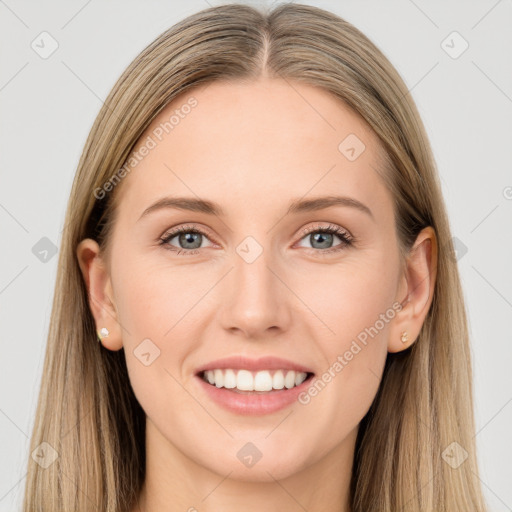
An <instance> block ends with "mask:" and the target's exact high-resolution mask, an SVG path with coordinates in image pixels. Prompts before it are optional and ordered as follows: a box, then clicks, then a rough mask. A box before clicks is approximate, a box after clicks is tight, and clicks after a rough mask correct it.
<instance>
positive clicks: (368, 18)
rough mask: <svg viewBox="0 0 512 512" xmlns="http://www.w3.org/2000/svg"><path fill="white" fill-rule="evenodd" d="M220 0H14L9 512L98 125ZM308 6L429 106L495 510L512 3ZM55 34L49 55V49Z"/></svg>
mask: <svg viewBox="0 0 512 512" xmlns="http://www.w3.org/2000/svg"><path fill="white" fill-rule="evenodd" d="M220 3H221V2H215V1H213V0H209V1H206V0H190V1H189V0H187V1H157V0H152V1H126V0H123V1H120V0H116V1H108V2H107V1H99V0H89V1H86V0H80V1H77V0H66V1H48V2H44V3H43V2H41V3H37V2H28V1H26V2H21V1H15V0H5V1H2V0H0V40H1V42H0V59H1V65H0V102H1V108H2V110H1V118H0V119H1V122H0V130H1V133H0V141H1V151H0V173H1V182H0V183H1V186H0V225H1V230H2V245H1V247H2V250H1V255H0V257H1V276H0V322H1V324H0V325H1V345H0V346H1V352H0V379H1V380H0V450H1V456H0V512H3V511H14V510H20V507H21V499H22V492H23V488H24V485H25V482H26V478H25V475H26V464H27V458H28V457H29V455H30V454H29V453H28V448H29V437H30V434H31V430H32V426H33V422H34V414H35V407H36V399H37V393H38V391H39V385H40V379H41V371H42V362H43V357H44V353H45V345H46V337H47V333H48V324H49V317H50V311H51V303H52V297H53V291H54V284H55V277H56V267H57V254H55V253H56V252H57V251H58V248H59V245H60V241H61V230H62V227H63V221H64V211H65V207H66V203H67V200H68V197H69V190H70V186H71V183H72V180H73V176H74V173H75V171H76V166H77V163H78V159H79V156H80V153H81V151H82V147H83V145H84V143H85V140H86V137H87V134H88V131H89V129H90V128H91V126H92V123H93V121H94V118H95V117H96V115H97V113H98V111H99V109H100V107H101V104H102V100H104V99H105V97H106V96H107V94H108V92H109V91H110V89H111V88H112V86H113V85H114V83H115V81H116V80H117V78H118V77H119V75H120V74H121V73H122V71H123V70H124V69H125V67H126V66H127V65H128V64H129V63H130V61H131V60H132V59H133V58H134V57H135V56H136V55H137V54H138V53H139V52H140V51H141V50H142V49H143V48H144V47H145V46H146V45H147V44H149V43H150V42H151V41H153V39H155V38H156V37H157V36H158V35H159V34H160V33H161V32H163V31H164V30H165V29H167V28H168V27H170V26H171V25H173V24H174V23H176V22H177V21H179V20H181V19H182V18H184V17H186V16H188V15H189V14H192V13H194V12H197V11H199V10H202V9H204V8H206V7H208V6H213V5H219V4H220ZM222 3H224V2H222ZM246 3H249V2H246ZM251 3H252V4H255V3H256V2H251ZM304 3H307V4H310V5H316V6H318V7H322V8H325V9H327V10H330V11H332V12H334V13H336V14H338V15H340V16H342V17H344V18H345V19H347V20H348V21H350V22H351V23H353V24H354V25H355V26H356V27H358V28H359V29H361V30H362V31H363V32H364V33H365V34H366V35H367V36H368V37H369V38H370V39H371V40H372V41H373V42H374V43H376V44H377V46H378V47H379V48H380V49H381V50H382V51H383V52H384V53H385V54H386V55H387V56H388V58H389V59H390V60H391V62H392V63H393V64H394V66H395V67H396V68H397V69H398V71H399V72H400V74H401V75H402V77H403V78H404V80H405V82H406V84H407V85H408V87H409V89H410V91H411V92H410V93H411V94H412V96H413V98H414V100H415V101H416V103H417V105H418V108H419V111H420V114H421V116H422V118H423V121H424V123H425V126H426V129H427V132H428V135H429V137H430V141H431V143H432V146H433V150H434V155H435V158H436V161H437V165H438V168H439V173H440V176H441V182H442V186H443V193H444V197H445V200H446V204H447V208H448V213H449V217H450V223H451V228H452V232H453V236H454V237H456V247H457V257H458V265H459V268H460V272H461V276H462V284H463V287H464V293H465V297H466V301H467V309H468V313H469V322H470V331H471V352H472V357H473V368H474V393H475V395H474V396H475V415H476V427H477V428H476V443H477V449H478V459H479V462H480V470H481V475H480V477H481V480H482V484H483V489H484V492H485V495H486V498H487V500H488V504H489V508H490V510H492V511H495V512H504V511H510V510H512V486H511V485H510V482H511V481H512V479H511V477H512V442H511V437H510V433H511V432H512V428H511V426H512V369H511V364H512V335H511V319H512V272H511V270H510V266H511V263H512V170H511V162H512V121H511V120H512V51H511V50H512V30H511V27H512V2H511V1H510V0H501V1H496V0H482V1H476V0H474V1H446V0H445V1H432V0H430V1H426V0H414V1H412V0H396V1H378V0H375V1H367V0H359V1H355V0H353V1H349V0H343V1H334V0H331V1H321V2H320V1H311V2H307V1H305V2H304ZM265 5H268V3H267V4H265ZM42 32H46V33H47V34H43V35H41V33H42ZM454 32H455V33H454ZM41 38H45V43H44V44H43V43H41V42H40V41H41ZM38 41H39V43H38ZM56 44H57V45H58V47H56V49H55V51H54V52H53V53H52V54H51V55H49V56H48V55H41V53H44V51H46V52H50V51H51V50H52V49H53V48H52V45H54V46H55V45H56ZM38 45H39V46H38ZM43 46H44V50H43V48H42V47H43ZM43 57H46V58H43ZM41 248H43V249H44V250H46V251H47V252H46V253H44V256H43V257H42V256H41V254H42V249H41ZM52 248H54V249H53V252H52ZM376 476H377V475H376ZM377 477H378V476H377Z"/></svg>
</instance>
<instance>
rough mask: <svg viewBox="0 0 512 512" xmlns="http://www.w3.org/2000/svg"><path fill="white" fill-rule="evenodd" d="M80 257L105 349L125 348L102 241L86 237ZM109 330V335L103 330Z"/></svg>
mask: <svg viewBox="0 0 512 512" xmlns="http://www.w3.org/2000/svg"><path fill="white" fill-rule="evenodd" d="M76 256H77V259H78V263H79V265H80V270H81V272H82V276H83V278H84V282H85V285H86V288H87V296H88V298H89V308H90V310H91V313H92V315H93V317H94V321H95V324H96V332H97V333H98V335H99V336H98V339H99V340H100V342H101V343H102V344H103V346H104V347H105V348H108V349H109V350H114V351H116V350H119V349H121V348H122V346H123V344H122V337H121V328H120V325H119V322H118V318H117V310H116V307H115V303H114V300H113V293H112V286H111V280H110V276H109V274H108V272H107V268H106V265H105V263H104V262H103V260H102V257H101V254H100V248H99V245H98V243H97V242H96V241H95V240H92V239H91V238H86V239H84V240H82V241H81V242H80V243H79V244H78V247H77V250H76ZM101 332H103V333H106V332H108V337H107V336H105V335H103V336H102V335H101V334H100V333H101Z"/></svg>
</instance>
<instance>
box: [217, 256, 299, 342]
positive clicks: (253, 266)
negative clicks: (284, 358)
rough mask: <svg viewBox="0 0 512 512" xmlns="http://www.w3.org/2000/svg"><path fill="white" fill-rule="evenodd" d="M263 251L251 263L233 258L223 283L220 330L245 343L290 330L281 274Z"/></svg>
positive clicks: (287, 304)
mask: <svg viewBox="0 0 512 512" xmlns="http://www.w3.org/2000/svg"><path fill="white" fill-rule="evenodd" d="M270 260H271V258H270V257H269V256H268V255H267V251H263V252H262V253H261V254H260V255H259V256H258V257H257V258H256V259H255V260H254V261H252V262H251V261H250V260H246V259H244V258H243V257H242V256H240V255H239V254H235V257H234V268H233V269H232V271H231V272H230V273H229V275H228V276H226V279H224V280H223V281H224V283H223V286H224V296H225V297H226V300H225V301H224V303H223V304H222V308H223V309H222V315H221V321H222V326H223V328H224V329H226V330H227V331H230V332H231V333H233V334H238V335H240V336H244V337H246V338H247V339H253V340H263V339H264V338H268V337H269V336H271V337H274V336H276V335H278V334H279V333H280V332H282V331H285V330H287V329H288V328H289V325H290V318H291V311H290V304H289V301H290V297H291V296H293V294H292V293H291V292H290V290H289V289H288V288H287V287H286V284H285V281H286V280H285V278H284V276H283V275H280V274H283V273H284V272H283V271H280V270H279V268H281V267H278V266H277V263H276V261H275V260H273V261H270Z"/></svg>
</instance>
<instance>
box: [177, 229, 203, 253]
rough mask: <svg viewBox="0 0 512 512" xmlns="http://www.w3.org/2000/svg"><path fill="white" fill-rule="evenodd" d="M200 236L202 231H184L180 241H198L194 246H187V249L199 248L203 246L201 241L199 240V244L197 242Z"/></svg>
mask: <svg viewBox="0 0 512 512" xmlns="http://www.w3.org/2000/svg"><path fill="white" fill-rule="evenodd" d="M200 236H201V234H200V233H183V234H181V235H180V239H179V241H180V244H181V243H184V244H189V243H190V244H194V242H196V244H195V245H194V246H193V247H186V248H187V249H199V247H201V241H200V240H199V244H197V241H198V239H199V237H200Z"/></svg>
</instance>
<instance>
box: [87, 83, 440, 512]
mask: <svg viewBox="0 0 512 512" xmlns="http://www.w3.org/2000/svg"><path fill="white" fill-rule="evenodd" d="M189 96H190V95H185V96H183V97H180V98H176V99H175V100H174V101H173V103H172V104H170V105H168V106H167V107H166V109H165V110H164V111H163V112H161V113H160V114H159V116H158V117H157V119H155V120H154V121H153V123H152V125H151V126H150V127H149V129H148V130H147V132H146V133H145V134H144V135H143V137H142V138H141V140H143V139H145V138H146V137H147V135H149V134H151V133H152V130H153V129H154V128H155V127H156V126H158V125H159V123H160V122H162V121H163V120H168V119H169V116H170V115H171V114H172V112H173V111H174V110H175V109H176V108H179V107H180V106H181V105H183V104H184V103H185V102H186V101H187V99H188V98H189ZM193 96H194V97H195V98H196V99H197V101H198V105H197V107H195V108H194V109H193V110H192V111H191V112H190V114H189V115H188V116H185V117H184V119H181V120H180V123H179V124H178V125H177V126H175V128H174V129H173V130H172V132H170V133H169V134H168V135H167V136H165V137H164V138H163V140H162V141H161V142H159V143H158V145H157V146H156V147H155V148H154V149H152V150H151V151H150V152H149V154H148V155H147V156H145V158H144V159H143V160H142V161H141V162H140V163H139V164H138V165H137V166H136V167H135V168H134V170H133V172H131V173H130V174H129V175H128V176H127V177H126V178H124V180H123V182H122V183H121V184H120V185H118V187H122V188H120V189H119V190H117V191H116V193H120V196H119V199H120V201H119V211H118V218H117V221H116V224H115V227H114V232H113V238H112V241H111V242H112V245H111V249H112V250H111V253H110V261H106V259H105V258H104V255H102V254H101V253H100V251H99V248H98V245H97V243H96V242H95V241H93V240H91V239H86V240H83V241H82V242H81V243H80V245H79V247H78V249H77V257H78V260H79V263H80V267H81V269H82V272H83V275H84V279H85V282H86V283H87V287H88V290H89V293H90V296H91V299H90V307H91V311H92V313H93V315H94V319H95V322H96V326H97V328H98V330H99V329H100V328H101V327H107V328H108V330H109V332H110V334H109V336H108V337H107V338H104V339H103V340H102V343H103V345H104V347H105V348H107V349H109V350H113V351H116V350H119V349H121V348H123V347H124V349H125V354H126V364H127V367H128V372H129V376H130V381H131V385H132V387H133V389H134V392H135V394H136V396H137V399H138V400H139V402H140V404H141V406H142V407H143V409H144V411H145V412H146V417H147V420H146V424H147V434H146V449H147V455H146V456H147V462H146V467H147V473H146V480H145V482H144V487H143V490H142V493H141V496H140V499H139V502H140V509H141V510H142V511H144V512H157V511H158V512H161V511H172V512H174V511H187V510H191V511H192V510H194V508H192V507H195V509H196V510H198V511H205V512H211V511H218V510H223V511H225V512H231V511H233V512H234V511H239V510H246V511H261V510H265V511H267V512H277V511H282V510H287V511H294V510H297V511H299V510H300V511H302V510H304V509H306V510H308V511H309V512H316V511H324V512H325V511H327V512H331V511H332V512H334V511H336V512H340V511H341V512H348V511H349V510H350V508H349V483H350V475H351V470H352V463H353V455H354V447H355V441H356V435H357V430H358V425H359V423H360V421H361V419H362V418H363V417H364V415H365V414H366V412H367V411H368V409H369V407H370V405H371V403H372V401H373V399H374V397H375V395H376V393H377V390H378V387H379V383H380V379H381V376H382V371H383V368H384V364H385V360H386V356H387V353H388V352H398V351H401V350H404V349H406V348H408V347H409V346H410V345H411V344H412V343H413V342H414V340H415V339H416V337H417V336H418V333H419V331H420V328H421V326H422V324H423V322H424V319H425V316H426V314H427V312H428V309H429V307H430V304H431V301H432V295H433V289H434V282H435V267H436V251H435V247H436V242H435V235H434V232H433V230H432V229H431V228H426V229H424V230H423V231H422V232H421V233H420V234H419V235H418V238H417V240H416V242H415V245H414V249H413V252H412V253H411V255H410V258H409V259H408V261H407V267H406V271H405V272H404V273H401V272H400V266H399V252H398V241H397V238H396V233H395V219H394V214H393V201H392V197H391V195H390V193H389V192H388V190H387V189H386V188H385V185H384V183H383V181H382V178H381V177H380V176H379V174H378V173H377V172H376V171H375V168H376V167H377V166H378V165H379V160H378V151H379V142H378V139H377V137H376V135H375V134H374V133H373V132H372V131H371V130H370V129H369V127H368V126H367V125H366V124H365V122H364V121H363V120H362V119H361V118H360V117H359V116H358V115H356V114H355V113H354V112H353V111H351V110H350V109H349V108H348V107H346V106H345V105H344V104H343V103H341V102H340V101H339V100H336V99H334V98H333V97H332V96H330V95H329V94H328V93H327V92H325V91H323V90H321V89H318V88H315V87H312V86H309V85H305V84H298V83H294V85H293V88H292V87H290V85H289V84H288V83H286V82H285V81H283V80H277V79H269V78H261V79H259V80H257V81H254V82H251V83H229V82H215V83H212V84H210V85H209V86H208V87H207V88H201V89H198V90H195V91H194V92H193ZM305 100H307V101H305ZM349 134H355V135H356V136H357V137H358V138H359V139H360V140H361V141H363V143H364V145H365V150H364V151H363V152H362V153H361V154H360V155H359V156H358V158H356V159H355V160H354V161H350V160H349V159H347V157H346V156H345V155H344V154H343V153H342V152H340V150H339V149H338V145H339V144H340V142H341V141H342V140H344V139H345V137H347V136H348V135H349ZM135 149H137V148H135ZM333 195H338V196H345V197H350V198H353V199H356V200H357V201H360V202H361V203H363V204H364V205H366V206H367V207H368V208H369V209H370V210H371V215H369V214H368V213H365V212H364V211H362V210H360V209H357V208H354V207H350V206H347V205H344V206H339V205H338V206H330V207H328V208H324V209H321V210H318V211H302V212H299V213H290V214H286V212H287V209H288V207H289V205H290V203H291V202H292V201H295V200H309V199H313V198H317V197H321V196H333ZM166 196H173V197H174V196H187V197H191V198H194V199H197V198H201V199H205V200H208V201H211V202H214V203H218V204H219V205H220V206H221V207H222V209H223V210H224V215H223V216H220V215H219V216H217V215H209V214H207V213H204V212H192V211H185V210H178V209H171V208H162V209H158V210H155V211H153V212H151V213H148V214H146V215H143V216H142V218H141V215H142V213H143V212H144V211H145V210H146V209H147V208H148V207H149V206H150V205H152V204H153V203H154V202H156V201H157V200H159V199H161V198H163V197H166ZM329 225H331V226H336V227H339V228H340V229H341V230H342V231H343V232H346V233H348V234H349V235H350V236H352V237H353V239H354V241H353V244H352V245H349V246H345V245H344V244H343V241H342V239H341V238H339V236H338V235H337V234H333V235H329V234H326V235H325V236H326V237H328V238H327V239H326V240H325V239H324V241H323V242H322V240H321V238H319V234H318V231H321V228H326V227H328V226H329ZM179 226H183V227H185V226H186V229H187V230H188V232H190V231H192V234H194V233H195V232H196V231H195V229H199V230H201V231H204V232H205V235H202V236H201V235H198V238H199V240H198V241H197V244H198V245H199V243H200V244H201V245H200V248H199V249H191V248H190V247H196V245H193V244H192V242H191V241H190V235H189V237H188V238H181V239H180V237H179V236H177V235H176V236H174V238H172V239H171V240H168V241H167V242H166V244H167V246H172V247H173V248H175V249H181V250H182V251H183V252H182V254H177V253H176V252H173V251H172V250H168V249H166V248H165V246H164V245H159V241H160V239H161V238H164V235H166V234H167V233H169V232H170V231H171V228H174V227H179ZM192 228H193V229H192ZM306 228H311V232H310V233H305V232H304V229H306ZM315 234H316V236H315ZM248 236H251V237H252V238H253V239H254V240H255V241H256V242H257V244H259V246H260V247H261V249H262V253H261V255H260V256H259V257H258V258H256V259H255V261H253V262H251V263H248V262H247V261H246V260H244V258H242V257H241V256H240V254H239V253H238V252H237V247H239V246H240V244H241V243H242V242H243V241H244V240H245V239H246V237H248ZM334 248H337V249H339V250H338V251H336V252H333V251H331V252H330V253H326V251H328V250H329V249H334ZM185 251H190V252H191V253H192V254H191V255H189V254H185ZM194 253H195V254H194ZM393 303H401V304H403V308H402V309H401V310H400V311H399V312H397V313H396V314H395V315H394V317H393V318H392V319H390V320H389V321H388V322H385V325H384V327H383V328H382V329H380V330H379V332H378V334H377V335H376V336H374V337H373V338H369V339H368V343H367V345H366V346H364V348H363V349H362V350H361V351H360V352H358V353H357V355H355V356H354V357H353V359H352V360H351V361H349V362H348V364H347V365H346V366H345V367H344V368H343V370H342V371H341V372H339V373H337V374H336V377H335V378H333V379H332V381H331V382H329V383H328V384H327V385H326V386H325V388H324V389H323V390H322V391H321V393H318V395H317V396H315V397H314V398H312V399H311V401H310V402H309V403H308V404H307V405H302V404H300V403H294V404H292V406H290V407H287V408H285V409H283V410H280V411H277V412H274V413H271V414H265V415H260V416H243V415H239V414H236V413H233V412H230V411H227V410H225V409H223V408H221V407H220V406H218V405H217V404H215V403H213V402H212V401H211V400H210V399H209V398H208V397H207V396H206V394H205V393H204V390H203V389H202V388H201V387H200V386H199V383H198V381H197V378H196V377H195V376H194V373H195V370H196V369H197V368H198V367H199V366H200V365H202V364H205V363H208V362H210V361H212V360H215V359H218V358H222V357H227V356H231V355H239V354H241V355H245V356H247V357H250V358H258V357H260V356H266V355H273V356H277V357H282V358H286V359H291V360H293V361H294V362H297V363H302V364H304V365H306V366H308V367H310V368H312V369H313V371H314V372H315V375H316V376H317V377H319V376H321V375H322V374H323V373H324V372H325V371H326V370H327V369H328V368H329V367H331V366H332V365H333V363H334V362H335V361H336V360H337V358H338V356H339V355H343V354H344V353H345V352H346V351H347V350H349V348H350V346H351V343H352V341H353V340H354V339H356V337H357V335H358V334H359V333H361V332H362V331H364V329H365V328H369V327H370V326H373V325H374V324H375V323H376V320H378V319H379V315H381V314H384V313H386V311H388V310H389V309H390V308H392V305H393ZM402 331H407V332H408V335H409V336H408V338H409V340H408V342H407V343H403V342H402V341H401V339H400V336H401V333H402ZM146 338H149V339H150V340H151V341H152V343H154V344H155V345H156V346H157V347H158V348H159V350H160V356H159V357H158V358H157V359H155V360H154V362H153V363H152V364H151V365H149V366H145V365H144V364H142V363H141V361H140V360H139V359H138V358H137V357H136V356H135V355H134V350H135V349H136V347H137V346H138V345H139V344H140V343H141V342H142V340H144V339H146ZM248 442H251V443H253V444H254V445H255V446H257V448H258V449H259V451H260V452H261V453H262V457H261V459H260V460H259V461H258V462H257V463H256V464H255V465H254V466H252V467H250V468H249V467H246V466H245V465H244V464H242V463H241V461H240V460H239V459H238V458H237V452H238V451H239V450H240V449H241V448H242V446H244V445H245V444H246V443H248ZM138 510H139V508H138V507H137V506H136V507H135V508H134V509H133V511H132V512H137V511H138Z"/></svg>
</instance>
